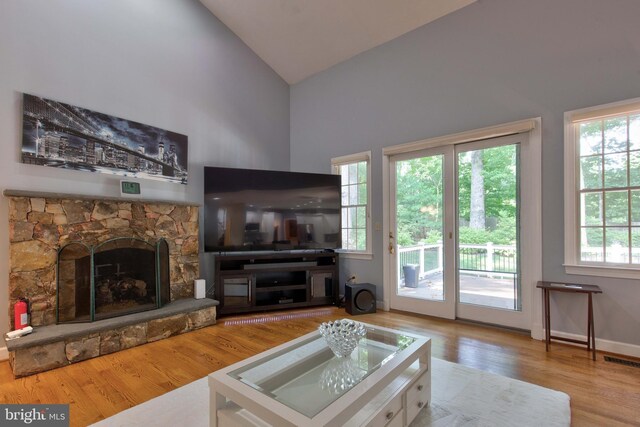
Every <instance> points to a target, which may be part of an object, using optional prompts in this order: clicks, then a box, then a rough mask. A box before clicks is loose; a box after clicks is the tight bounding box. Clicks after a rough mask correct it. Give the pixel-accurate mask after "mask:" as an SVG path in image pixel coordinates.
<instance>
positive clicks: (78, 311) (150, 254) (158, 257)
mask: <svg viewBox="0 0 640 427" xmlns="http://www.w3.org/2000/svg"><path fill="white" fill-rule="evenodd" d="M57 262H58V264H57V298H56V301H57V307H56V314H57V323H67V322H92V321H95V320H101V319H107V318H110V317H117V316H124V315H126V314H131V313H137V312H141V311H147V310H153V309H156V308H160V307H162V306H163V305H165V304H167V303H168V302H169V292H170V286H169V244H168V243H167V241H166V240H165V239H160V240H158V241H157V242H155V243H153V242H149V241H145V240H141V239H138V238H133V237H115V238H113V239H109V240H107V241H105V242H103V243H100V244H99V245H97V246H95V247H93V246H91V247H90V246H87V245H85V244H84V243H82V242H71V243H68V244H67V245H65V246H64V247H62V248H60V250H59V251H58V261H57Z"/></svg>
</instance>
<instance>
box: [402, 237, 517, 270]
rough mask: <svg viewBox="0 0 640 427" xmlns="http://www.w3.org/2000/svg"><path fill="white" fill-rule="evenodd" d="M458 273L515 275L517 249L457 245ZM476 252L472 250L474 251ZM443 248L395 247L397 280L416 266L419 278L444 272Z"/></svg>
mask: <svg viewBox="0 0 640 427" xmlns="http://www.w3.org/2000/svg"><path fill="white" fill-rule="evenodd" d="M459 249H460V253H459V262H460V270H465V271H473V272H477V273H478V274H480V273H486V275H491V276H496V275H508V276H513V274H515V273H517V271H518V268H517V248H516V246H515V245H494V244H493V243H491V242H488V243H487V244H485V245H466V244H461V245H459ZM474 250H475V251H474ZM443 260H444V257H443V245H442V243H441V242H439V243H436V244H430V245H414V246H406V247H400V248H398V266H399V270H400V271H399V273H400V277H404V273H403V271H402V267H403V266H405V265H410V264H413V265H418V266H419V275H420V277H423V276H426V275H429V274H433V273H438V272H441V271H442V269H443Z"/></svg>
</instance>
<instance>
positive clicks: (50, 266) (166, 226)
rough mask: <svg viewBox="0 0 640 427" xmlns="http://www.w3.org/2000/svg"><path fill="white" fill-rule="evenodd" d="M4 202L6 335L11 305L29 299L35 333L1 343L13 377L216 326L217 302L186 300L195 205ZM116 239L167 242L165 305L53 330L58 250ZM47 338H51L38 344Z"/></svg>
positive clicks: (54, 199)
mask: <svg viewBox="0 0 640 427" xmlns="http://www.w3.org/2000/svg"><path fill="white" fill-rule="evenodd" d="M4 195H5V196H6V197H7V198H8V199H9V248H10V263H9V295H8V297H9V319H10V324H11V327H12V328H13V315H12V314H13V306H14V304H15V302H16V301H17V300H18V299H19V298H28V299H29V301H30V308H31V325H32V326H33V327H34V329H35V331H34V333H33V334H32V336H30V337H22V338H19V339H17V340H13V341H7V349H8V350H9V353H10V354H9V360H10V362H11V364H12V368H13V371H14V375H16V376H24V375H29V374H33V373H36V372H42V371H45V370H48V369H52V368H55V367H58V366H64V365H66V364H69V363H74V362H77V361H80V360H85V359H88V358H91V357H96V356H99V355H102V354H107V353H112V352H115V351H119V350H124V349H126V348H130V347H133V346H136V345H140V344H144V343H146V342H151V341H155V340H157V339H161V338H166V337H167V336H170V335H175V334H177V333H182V332H187V331H190V330H193V329H197V328H200V327H203V326H208V325H210V324H213V323H215V318H216V308H215V306H216V305H217V302H216V301H213V300H207V301H202V300H197V301H196V300H193V299H191V297H193V282H194V279H196V278H197V277H198V275H199V260H198V250H199V243H198V206H196V205H193V204H191V203H182V202H174V201H159V200H140V199H135V200H133V199H124V198H118V199H114V198H106V197H99V196H80V195H70V194H56V193H39V192H26V191H18V190H5V191H4ZM115 237H134V238H138V239H142V240H152V241H157V240H158V239H161V238H163V239H165V240H166V241H167V243H168V245H169V276H170V290H169V293H170V301H171V303H170V304H168V305H167V306H165V307H163V308H160V309H156V310H152V311H149V312H141V313H136V314H131V315H127V316H122V317H118V318H113V319H109V320H102V321H99V322H93V323H82V324H74V325H55V323H56V260H57V253H58V250H59V249H60V248H61V247H63V246H64V245H65V244H67V243H69V242H74V241H77V242H82V243H84V244H86V245H87V246H95V245H98V244H100V243H102V242H105V241H107V240H109V239H112V238H115ZM184 298H187V299H188V300H189V301H191V302H194V301H195V302H196V303H197V302H198V301H200V302H199V303H197V304H196V305H195V306H192V305H189V304H186V303H184V302H182V301H178V300H181V299H184ZM178 303H179V304H178ZM172 306H173V307H172ZM180 307H182V309H179V308H180ZM176 309H179V312H175V310H176ZM119 319H124V320H119ZM112 321H116V323H118V325H116V324H115V323H113V324H112V323H109V322H112ZM105 322H106V323H105ZM121 322H125V324H124V325H123V324H120V323H121ZM62 326H65V327H68V328H67V329H60V328H61V327H62ZM43 327H44V328H43ZM52 328H53V329H52ZM56 328H57V329H56ZM69 328H70V329H69ZM51 331H56V332H51ZM51 334H53V335H55V336H57V338H56V339H55V340H48V341H47V340H45V341H46V342H44V341H42V339H41V338H42V337H47V336H49V335H51Z"/></svg>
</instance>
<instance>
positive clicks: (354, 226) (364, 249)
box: [331, 151, 371, 258]
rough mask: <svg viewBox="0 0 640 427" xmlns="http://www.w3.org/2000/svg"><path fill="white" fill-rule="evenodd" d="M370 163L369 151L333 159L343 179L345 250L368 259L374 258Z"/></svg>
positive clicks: (337, 172)
mask: <svg viewBox="0 0 640 427" xmlns="http://www.w3.org/2000/svg"><path fill="white" fill-rule="evenodd" d="M370 160H371V152H370V151H367V152H364V153H357V154H352V155H349V156H343V157H337V158H334V159H332V160H331V165H332V168H333V172H334V173H335V174H338V175H340V176H341V177H342V249H343V250H344V251H345V252H347V253H349V254H354V255H357V254H361V255H365V256H366V257H367V258H370V256H371V223H370V222H371V221H370V209H369V206H370V204H369V203H370V199H371V188H370V185H369V181H370V171H369V163H370Z"/></svg>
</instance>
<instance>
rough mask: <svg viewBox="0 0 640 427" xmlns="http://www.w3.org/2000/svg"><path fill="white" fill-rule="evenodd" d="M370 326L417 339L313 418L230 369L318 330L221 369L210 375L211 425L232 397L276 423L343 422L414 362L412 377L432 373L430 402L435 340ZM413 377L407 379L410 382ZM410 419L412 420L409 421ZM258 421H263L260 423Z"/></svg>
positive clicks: (267, 420) (280, 424) (268, 353)
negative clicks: (432, 346) (257, 387)
mask: <svg viewBox="0 0 640 427" xmlns="http://www.w3.org/2000/svg"><path fill="white" fill-rule="evenodd" d="M366 326H367V327H372V328H374V329H377V330H381V331H388V332H392V333H399V334H402V335H406V336H409V337H413V338H415V341H414V342H413V343H412V344H410V345H409V346H408V347H407V348H405V349H404V350H402V351H400V352H399V353H398V354H397V355H396V356H394V357H393V358H391V359H390V360H389V361H387V362H386V363H385V364H383V365H382V366H380V367H379V368H378V369H377V370H375V371H374V372H373V373H371V374H370V375H369V376H367V377H366V378H364V379H363V380H362V381H361V382H360V383H358V384H356V385H355V386H354V387H353V388H351V389H350V390H348V391H347V392H346V393H344V394H343V395H342V396H340V397H338V398H337V399H336V400H335V401H333V402H332V403H331V404H329V405H328V406H327V407H326V408H324V409H323V410H322V411H320V412H319V413H318V414H317V415H315V416H314V417H313V418H309V417H307V416H305V415H304V414H301V413H300V412H297V411H295V410H294V409H292V408H290V407H288V406H286V405H285V404H283V403H281V402H278V401H277V400H275V399H272V398H270V397H269V396H267V395H265V394H263V393H261V392H260V391H258V390H256V389H254V388H253V387H251V386H249V385H247V384H244V383H243V382H241V381H239V380H237V379H235V378H233V377H231V376H230V375H229V373H230V372H232V371H235V370H238V369H240V368H243V367H244V366H246V365H249V364H252V363H254V362H258V361H260V360H261V359H264V358H266V357H268V356H271V355H273V354H274V353H280V352H283V351H286V350H287V349H289V348H296V347H297V346H298V344H299V343H301V342H303V341H306V340H308V339H309V338H311V337H314V336H319V332H318V331H314V332H311V333H309V334H306V335H304V336H302V337H300V338H297V339H295V340H292V341H289V342H287V343H285V344H282V345H280V346H278V347H275V348H273V349H271V350H268V351H265V352H263V353H260V354H257V355H255V356H253V357H250V358H248V359H246V360H243V361H241V362H238V363H235V364H233V365H231V366H228V367H226V368H223V369H221V370H218V371H216V372H214V373H212V374H210V375H209V390H210V426H211V427H217V426H218V425H219V422H218V421H219V420H218V418H219V416H218V415H219V411H223V410H225V409H226V408H228V400H231V401H233V403H235V405H237V406H239V407H241V408H244V409H246V410H247V411H249V412H250V413H251V414H253V415H255V416H256V417H258V418H259V419H260V420H263V421H264V422H266V423H268V424H271V425H273V426H278V427H280V426H282V427H285V426H309V427H313V426H342V425H344V424H345V423H347V422H348V421H349V420H350V419H351V418H352V417H353V416H354V415H356V414H357V413H358V412H359V411H360V410H361V409H362V408H364V407H365V405H366V404H367V403H369V402H370V401H372V400H374V399H375V398H376V396H378V395H379V394H380V393H381V392H382V391H383V390H384V389H385V387H387V386H389V385H390V384H391V383H392V382H393V381H394V380H396V379H398V378H399V377H400V376H401V375H403V373H405V371H407V370H410V367H411V365H414V367H415V366H416V365H417V370H416V372H414V373H412V375H411V378H412V380H413V379H415V378H417V377H419V376H422V377H423V378H424V373H428V374H429V375H428V376H427V378H426V381H428V390H427V392H428V393H429V396H428V397H429V398H428V399H427V402H425V403H426V404H428V400H430V384H431V381H430V369H431V368H430V365H431V340H430V339H429V338H426V337H423V336H420V335H416V334H413V333H410V332H405V331H397V330H393V329H388V328H383V327H380V326H375V325H366ZM416 362H417V363H416ZM412 380H411V381H412ZM411 381H407V383H410V382H411ZM407 386H408V384H407ZM407 386H405V387H404V388H403V387H401V388H400V389H399V390H398V393H401V392H404V391H406V387H407ZM403 399H404V397H403ZM368 406H371V405H368ZM380 410H382V408H380ZM373 415H375V413H374V412H372V414H371V416H373ZM368 417H369V416H368V415H366V416H365V417H364V418H368ZM410 421H411V420H409V421H408V422H410ZM256 425H260V424H259V423H256Z"/></svg>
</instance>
